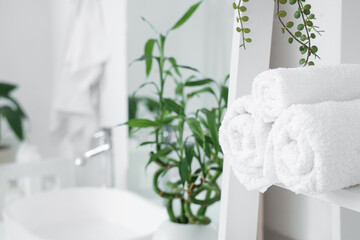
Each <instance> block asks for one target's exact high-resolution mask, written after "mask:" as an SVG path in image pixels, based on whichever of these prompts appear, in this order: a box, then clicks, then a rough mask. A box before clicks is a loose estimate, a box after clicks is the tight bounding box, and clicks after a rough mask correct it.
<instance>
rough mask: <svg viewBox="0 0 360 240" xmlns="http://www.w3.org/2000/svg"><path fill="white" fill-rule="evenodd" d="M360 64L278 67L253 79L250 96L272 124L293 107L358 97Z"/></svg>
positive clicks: (359, 90)
mask: <svg viewBox="0 0 360 240" xmlns="http://www.w3.org/2000/svg"><path fill="white" fill-rule="evenodd" d="M359 82H360V65H357V64H342V65H335V66H320V67H305V68H304V67H300V68H289V69H285V68H279V69H274V70H268V71H266V72H263V73H261V74H259V75H258V76H257V77H255V79H254V82H253V90H252V94H253V97H254V100H255V102H256V105H257V111H258V114H259V116H260V117H262V118H263V119H264V121H265V122H273V121H275V120H276V118H277V117H279V116H280V114H281V113H282V112H283V111H284V110H285V109H286V108H288V107H289V106H290V105H292V104H312V103H320V102H324V101H346V100H354V99H358V98H360V84H359Z"/></svg>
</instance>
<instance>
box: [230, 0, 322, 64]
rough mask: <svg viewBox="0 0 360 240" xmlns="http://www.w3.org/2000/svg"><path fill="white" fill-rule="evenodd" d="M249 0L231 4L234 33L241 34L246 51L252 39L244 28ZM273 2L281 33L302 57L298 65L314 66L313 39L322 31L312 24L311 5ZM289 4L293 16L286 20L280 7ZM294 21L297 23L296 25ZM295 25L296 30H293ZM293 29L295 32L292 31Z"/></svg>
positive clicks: (300, 1) (297, 0)
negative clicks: (235, 22)
mask: <svg viewBox="0 0 360 240" xmlns="http://www.w3.org/2000/svg"><path fill="white" fill-rule="evenodd" d="M269 1H270V0H269ZM247 2H249V0H236V2H234V3H233V8H234V10H235V11H236V12H237V18H236V21H237V22H238V24H239V26H238V27H237V28H236V31H237V32H239V33H240V34H241V40H242V41H241V45H240V47H243V48H244V49H246V44H248V43H251V42H252V38H250V37H248V34H249V33H250V32H251V29H250V28H248V27H246V22H248V21H249V19H250V18H249V16H247V15H246V14H245V13H246V11H247V8H246V3H247ZM274 2H275V16H276V17H277V18H278V20H279V22H280V24H281V32H282V33H283V34H285V33H287V34H288V37H289V38H288V42H289V44H292V43H297V44H298V45H299V51H300V53H301V54H302V55H304V57H301V59H300V60H299V64H300V65H302V66H312V65H315V63H314V61H312V60H311V59H310V57H314V59H317V58H318V59H319V58H320V57H319V55H318V54H317V53H318V47H317V46H316V45H314V44H313V41H314V39H315V38H316V36H317V35H321V32H323V31H322V30H320V29H319V27H318V26H316V25H315V24H314V20H316V17H315V14H313V13H312V12H311V4H307V3H306V0H274ZM285 4H290V5H293V6H294V7H295V11H294V14H293V18H294V19H292V20H291V19H288V20H287V21H285V19H286V18H288V17H289V16H288V13H287V11H286V10H283V9H282V8H281V6H282V5H285ZM294 21H295V22H296V21H298V23H297V24H295V23H294ZM295 25H296V28H295ZM294 28H295V30H293V29H294Z"/></svg>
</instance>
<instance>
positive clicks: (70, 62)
mask: <svg viewBox="0 0 360 240" xmlns="http://www.w3.org/2000/svg"><path fill="white" fill-rule="evenodd" d="M80 2H81V1H77V0H11V1H8V0H0V82H7V83H13V84H16V85H17V86H18V89H17V90H16V91H14V97H15V98H16V99H18V101H19V102H20V103H21V105H22V107H23V109H24V110H25V111H26V113H27V116H28V119H27V120H26V122H25V124H24V128H25V130H24V131H25V135H26V138H25V141H24V142H23V143H21V144H20V142H19V141H18V140H17V139H16V137H15V136H14V135H13V133H12V132H11V131H10V129H9V126H8V125H7V124H6V122H5V121H2V122H1V134H2V138H1V141H2V143H3V144H5V145H10V146H11V158H9V159H7V160H5V159H0V198H1V199H0V209H1V208H2V206H3V205H4V204H6V203H9V202H12V201H13V200H14V199H18V198H20V197H23V196H26V195H28V194H31V193H35V192H39V191H44V190H50V189H56V188H59V187H61V186H62V185H67V186H104V185H113V186H115V187H117V188H121V189H129V190H131V191H133V192H135V193H138V194H139V195H141V196H143V197H145V198H147V199H150V200H151V201H153V202H156V203H159V204H162V202H161V200H160V199H159V198H158V197H157V196H156V195H155V194H154V193H153V191H152V184H151V175H152V171H153V170H152V169H151V167H150V168H149V169H148V170H147V171H145V169H144V166H145V165H146V162H147V160H148V149H146V148H141V149H140V148H138V145H139V144H140V142H141V141H144V138H145V139H146V135H145V133H142V132H140V133H139V132H138V133H137V134H135V135H133V136H128V129H127V127H119V128H116V130H114V131H113V132H112V133H111V135H112V136H108V135H107V134H108V133H107V131H106V129H108V128H110V127H113V126H114V125H117V124H119V123H122V122H125V121H127V119H128V112H129V111H128V110H129V109H128V96H129V95H131V94H132V93H133V92H134V91H135V90H136V89H137V88H138V86H139V85H141V84H142V83H143V82H145V81H151V80H152V79H154V78H156V76H155V75H156V74H153V75H151V76H150V79H149V80H146V75H145V64H144V63H143V62H140V63H134V64H132V65H131V66H130V67H129V64H130V63H131V62H132V61H133V60H134V59H136V58H138V57H140V56H142V55H143V52H144V45H145V43H146V40H147V39H148V38H151V37H155V35H154V32H153V31H152V30H151V28H149V26H148V25H147V24H146V23H145V22H144V21H143V20H142V19H141V17H142V16H143V17H145V18H146V19H148V21H150V22H151V23H152V24H153V25H154V26H156V28H157V29H158V30H159V31H161V32H166V30H167V29H168V28H169V27H171V26H172V25H173V24H174V23H175V22H176V21H177V20H178V19H179V17H180V16H181V15H182V14H183V13H184V12H185V11H186V10H187V9H188V8H189V6H190V5H192V4H193V3H195V2H196V1H193V0H188V1H174V0H130V1H128V2H126V1H125V0H124V1H123V0H103V1H102V3H103V4H102V6H101V12H100V13H99V12H95V13H94V12H93V13H92V14H93V15H91V16H90V18H89V19H92V20H94V22H92V21H87V20H86V21H84V19H79V16H82V17H84V18H85V19H86V16H84V15H81V14H82V13H81V7H79V6H80V5H79V3H80ZM87 17H89V16H87ZM96 19H102V20H101V21H102V25H100V26H99V25H98V22H97V21H96ZM232 23H233V9H232V1H230V0H226V1H219V0H206V1H204V3H203V4H202V6H201V7H200V8H199V9H198V11H197V12H196V13H195V14H194V16H193V17H192V18H191V19H190V20H189V22H187V23H186V24H185V25H184V26H183V27H182V28H180V29H178V30H177V31H175V32H173V33H172V34H171V35H170V36H169V38H168V40H167V47H166V51H167V53H168V55H170V56H174V57H176V59H177V61H178V63H179V64H184V65H189V66H193V67H195V68H197V69H199V70H200V72H201V73H202V74H203V75H204V76H209V77H211V78H213V79H216V80H219V81H222V80H223V79H224V77H225V76H226V75H227V74H228V73H229V69H230V67H229V65H230V54H231V52H230V50H231V39H232V34H233V32H232V30H233V26H232ZM77 24H79V25H81V24H83V26H86V27H87V30H88V31H83V32H81V31H80V36H77V35H76V33H74V29H76V26H78V25H77ZM274 26H275V27H274V33H275V35H276V36H277V37H274V39H273V46H272V48H273V52H274V54H273V57H272V62H271V65H272V67H278V66H294V64H295V66H297V64H296V63H294V62H291V61H288V59H286V58H282V57H281V56H279V55H281V53H282V52H281V51H280V49H282V48H283V47H279V44H280V43H282V42H286V38H281V37H279V36H280V35H281V34H280V31H279V29H280V28H279V27H278V25H277V23H276V22H275V23H274ZM322 26H323V25H322ZM93 27H95V28H97V32H98V33H99V32H100V33H101V34H95V35H92V34H93V33H91V29H93ZM326 30H327V29H326ZM102 31H104V32H102ZM104 34H106V36H107V38H106V39H105V40H104V38H103V35H104ZM91 36H93V37H94V38H90V37H91ZM86 37H89V38H86ZM77 39H81V40H83V42H81V41H77ZM91 39H94V40H91ZM84 40H85V41H84ZM104 41H105V43H104ZM281 41H282V42H281ZM84 44H85V45H86V44H89V46H90V49H91V46H99V48H97V49H102V50H103V51H98V52H96V51H95V52H88V51H87V49H88V48H87V47H86V46H85V47H84ZM281 46H285V48H284V49H285V50H284V49H283V51H292V50H290V47H288V46H287V45H286V44H282V45H281ZM74 47H80V49H83V50H82V51H78V52H77V55H75V56H74V55H72V56H70V55H69V50H68V49H71V48H74ZM295 51H296V49H295ZM325 54H331V53H325ZM325 54H324V55H325ZM110 55H111V57H109V56H110ZM91 59H95V64H96V66H98V67H97V68H96V69H95V70H94V72H90V73H86V74H89V75H81V76H73V77H75V79H82V81H83V82H76V81H75V82H76V83H75V82H74V84H73V85H72V84H69V83H66V82H64V81H63V80H64V79H65V78H66V76H67V75H66V74H69V71H70V70H69V69H71V68H75V69H76V68H79V69H81V68H82V67H83V66H81V64H79V62H81V61H82V60H84V62H87V64H94V62H91V61H90V60H91ZM296 59H297V58H296ZM105 61H106V62H107V65H106V67H104V65H103V63H104V62H105ZM68 68H69V69H68ZM104 69H105V70H106V73H105V70H104ZM70 72H71V71H70ZM155 73H156V72H155ZM102 77H104V78H105V79H107V81H103V82H99V79H101V78H102ZM84 79H85V80H84ZM91 79H92V80H91ZM97 84H100V85H101V89H102V90H101V91H103V92H102V93H101V94H100V95H101V96H99V92H96V91H94V89H92V87H93V86H95V85H97ZM84 89H86V90H89V89H90V90H91V91H92V93H91V94H94V95H96V99H97V102H96V104H95V105H96V111H95V112H93V111H92V110H93V109H87V108H86V106H87V105H86V104H87V103H89V102H90V103H92V102H91V99H90V100H89V99H88V96H87V95H86V96H85V95H82V94H84V93H83V91H84ZM95 90H96V89H95ZM74 93H76V94H75V95H78V96H85V97H84V98H85V100H84V99H71V96H73V95H74ZM139 94H141V95H142V96H148V95H149V94H151V90H149V89H143V90H141V91H140V92H139ZM167 94H172V93H171V92H169V93H167ZM82 101H85V103H84V102H82ZM199 101H200V103H199V104H202V105H206V104H208V99H206V98H205V99H201V100H199ZM84 106H85V107H84ZM84 109H85V110H84ZM83 111H84V112H83ZM138 113H139V114H140V116H146V115H147V114H150V113H149V112H148V109H147V108H146V106H140V107H139V111H138ZM94 116H95V117H94ZM101 129H105V130H104V131H102V132H100V133H98V134H97V135H94V133H95V132H98V130H101ZM99 139H100V140H101V141H100V140H99ZM104 139H105V140H104ZM109 139H111V143H112V149H111V152H110V153H109V152H107V153H105V154H99V155H98V156H95V157H94V158H93V159H91V161H90V160H89V161H88V162H87V163H86V164H85V165H84V166H81V167H76V166H75V164H74V161H75V159H77V158H78V159H79V161H78V164H79V165H82V157H83V154H84V153H85V152H86V151H88V150H91V149H93V148H94V147H97V146H98V145H99V144H102V145H106V144H107V141H109ZM99 141H100V142H101V143H99ZM104 143H105V144H104ZM109 158H112V159H113V163H112V164H109ZM39 161H40V162H41V163H44V165H41V164H40V165H41V166H44V167H41V168H42V169H45V170H44V171H42V172H38V171H37V170H35V168H33V167H25V168H22V167H19V165H22V164H26V165H27V164H28V163H32V162H33V163H37V162H39ZM2 162H5V163H2ZM64 162H66V163H67V164H65V165H66V166H64V164H62V163H64ZM45 163H46V164H45ZM40 165H39V166H40ZM27 166H30V165H27ZM60 166H63V170H61V169H60V168H61V167H60ZM17 168H19V169H20V170H17ZM46 169H48V170H46ZM54 169H57V170H59V171H58V172H59V173H60V175H61V178H62V179H66V181H63V182H62V183H64V184H61V183H58V182H57V180H56V179H55V178H54V177H52V176H51V174H50V175H49V174H45V173H46V172H47V171H48V172H50V173H51V172H54V171H55V170H54ZM11 171H13V172H14V174H13V175H11ZM111 172H114V173H113V174H112V173H111ZM5 173H10V174H8V175H7V174H5ZM111 176H112V177H111ZM15 177H16V178H15ZM5 180H6V181H5ZM1 181H2V182H1ZM330 209H331V206H330V205H327V204H324V203H323V202H320V201H317V200H313V199H309V198H306V197H304V196H297V195H294V194H292V193H290V192H288V191H285V190H282V189H280V188H276V187H273V188H271V189H270V190H269V191H268V192H267V193H266V196H265V212H264V214H265V228H266V229H267V231H268V235H266V236H269V238H267V239H277V240H279V239H307V240H309V239H330V238H331V234H332V232H331V231H330V230H329V226H331V220H330ZM212 211H213V213H212V215H213V216H214V222H215V223H217V222H218V219H217V216H218V214H219V213H218V206H215V208H214V210H212ZM344 214H347V215H348V217H349V218H351V219H354V220H353V222H354V223H355V222H356V219H357V218H358V216H357V215H356V214H355V213H353V212H351V211H348V212H347V211H346V212H345V213H344ZM348 227H349V226H348ZM353 231H356V229H353ZM353 236H356V234H353ZM0 239H1V238H0Z"/></svg>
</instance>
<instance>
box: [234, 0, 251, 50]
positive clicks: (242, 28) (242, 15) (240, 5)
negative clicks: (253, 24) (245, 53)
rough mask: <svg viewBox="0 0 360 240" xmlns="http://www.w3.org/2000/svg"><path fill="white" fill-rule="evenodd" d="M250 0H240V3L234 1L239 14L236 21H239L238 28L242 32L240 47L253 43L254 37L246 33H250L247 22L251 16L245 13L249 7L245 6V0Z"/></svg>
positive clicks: (246, 0)
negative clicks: (247, 35) (246, 25)
mask: <svg viewBox="0 0 360 240" xmlns="http://www.w3.org/2000/svg"><path fill="white" fill-rule="evenodd" d="M248 1H249V0H239V1H238V3H237V4H236V3H233V8H234V9H235V10H236V11H237V14H238V16H237V17H236V21H237V22H238V23H239V26H238V27H237V28H236V31H238V32H239V33H240V34H241V44H240V47H243V48H244V49H246V43H251V42H252V39H251V38H249V37H246V34H248V33H250V32H251V30H250V28H247V27H245V22H247V21H249V16H246V15H245V12H246V10H247V8H246V7H245V6H244V3H245V2H248Z"/></svg>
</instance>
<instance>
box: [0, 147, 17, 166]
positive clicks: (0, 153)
mask: <svg viewBox="0 0 360 240" xmlns="http://www.w3.org/2000/svg"><path fill="white" fill-rule="evenodd" d="M13 161H14V156H13V149H12V147H11V146H9V145H0V164H1V163H9V162H13Z"/></svg>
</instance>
